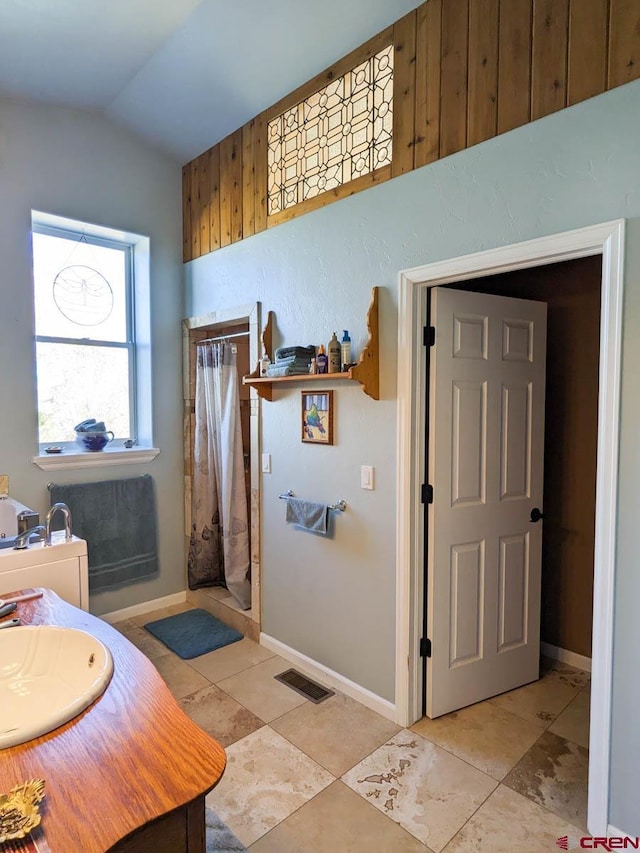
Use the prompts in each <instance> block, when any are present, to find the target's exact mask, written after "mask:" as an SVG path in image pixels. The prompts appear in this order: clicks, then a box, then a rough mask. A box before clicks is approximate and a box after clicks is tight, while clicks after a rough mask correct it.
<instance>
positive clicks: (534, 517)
mask: <svg viewBox="0 0 640 853" xmlns="http://www.w3.org/2000/svg"><path fill="white" fill-rule="evenodd" d="M541 518H544V514H543V513H541V512H540V510H539V509H538V507H537V506H534V508H533V509H532V510H531V516H530V519H531V521H532V523H533V524H535V523H536V522H538V521H540V519H541Z"/></svg>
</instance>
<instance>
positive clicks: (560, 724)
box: [549, 685, 591, 749]
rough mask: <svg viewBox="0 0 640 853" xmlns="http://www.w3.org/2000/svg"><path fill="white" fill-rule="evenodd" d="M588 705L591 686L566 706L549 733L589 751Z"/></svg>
mask: <svg viewBox="0 0 640 853" xmlns="http://www.w3.org/2000/svg"><path fill="white" fill-rule="evenodd" d="M590 703H591V686H590V685H588V686H587V687H585V688H584V689H583V690H581V691H580V693H578V695H577V696H576V698H575V699H574V700H573V701H572V702H570V703H569V704H568V705H567V707H566V708H565V709H564V711H563V712H562V713H561V714H560V716H559V717H558V719H557V720H556V721H555V723H553V725H552V726H550V727H549V731H550V732H553V734H555V735H560V737H563V738H566V739H567V740H570V741H571V742H572V743H577V744H579V745H580V746H583V747H584V748H585V749H589V716H590V707H589V706H590Z"/></svg>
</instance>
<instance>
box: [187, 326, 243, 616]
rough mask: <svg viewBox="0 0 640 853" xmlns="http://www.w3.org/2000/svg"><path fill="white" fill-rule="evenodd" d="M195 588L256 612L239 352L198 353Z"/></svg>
mask: <svg viewBox="0 0 640 853" xmlns="http://www.w3.org/2000/svg"><path fill="white" fill-rule="evenodd" d="M196 365H197V366H196V412H195V415H196V423H195V441H194V449H193V453H194V464H193V495H192V506H191V509H192V525H191V540H190V545H189V561H188V580H189V588H190V589H197V588H198V587H204V586H226V587H227V588H228V590H229V592H230V593H231V594H232V595H233V597H234V598H235V600H236V601H237V602H238V604H239V605H240V607H242V608H243V609H244V610H247V609H249V608H250V607H251V584H250V582H249V580H248V579H247V573H248V570H249V527H248V520H247V496H246V492H245V480H244V459H243V452H242V429H241V424H240V396H239V391H238V371H237V367H236V354H235V347H232V346H231V344H229V343H226V342H223V343H206V344H199V345H198V347H197V360H196Z"/></svg>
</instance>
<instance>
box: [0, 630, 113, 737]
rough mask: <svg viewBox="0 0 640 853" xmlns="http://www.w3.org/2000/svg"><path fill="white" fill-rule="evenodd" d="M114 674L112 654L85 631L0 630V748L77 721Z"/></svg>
mask: <svg viewBox="0 0 640 853" xmlns="http://www.w3.org/2000/svg"><path fill="white" fill-rule="evenodd" d="M112 673H113V658H112V657H111V652H110V651H109V649H107V647H106V646H105V645H104V644H103V643H101V642H100V640H98V639H96V638H95V637H92V636H91V634H87V633H86V632H85V631H78V630H77V629H75V628H59V627H56V626H53V625H35V626H29V625H25V626H19V627H17V628H6V629H5V630H0V749H5V748H7V747H9V746H16V745H17V744H19V743H24V742H25V741H28V740H31V739H32V738H35V737H39V736H40V735H43V734H46V733H47V732H50V731H53V729H56V728H57V727H58V726H61V725H62V724H63V723H66V722H67V721H68V720H71V719H73V717H75V716H77V715H78V714H79V713H80V712H81V711H84V709H85V708H87V707H88V706H89V705H90V704H91V703H92V702H93V701H94V700H95V699H97V698H98V696H100V695H101V694H102V693H103V692H104V690H105V689H106V687H107V684H108V683H109V680H110V678H111V675H112Z"/></svg>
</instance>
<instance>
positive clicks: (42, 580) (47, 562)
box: [0, 531, 89, 610]
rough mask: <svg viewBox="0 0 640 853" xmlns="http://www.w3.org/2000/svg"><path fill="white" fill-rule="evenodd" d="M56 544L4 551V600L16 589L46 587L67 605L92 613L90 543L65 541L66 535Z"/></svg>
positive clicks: (0, 561)
mask: <svg viewBox="0 0 640 853" xmlns="http://www.w3.org/2000/svg"><path fill="white" fill-rule="evenodd" d="M52 539H53V544H52V545H50V546H46V545H44V544H43V543H41V542H38V543H35V544H33V545H29V547H28V548H26V549H25V550H23V551H16V550H14V549H7V550H2V551H0V598H2V596H3V594H4V593H6V592H9V591H10V590H13V589H28V588H30V587H39V586H44V587H47V588H48V589H52V590H53V591H54V592H55V593H56V594H57V595H59V596H60V598H62V599H64V601H67V602H69V604H73V606H74V607H79V608H80V609H82V610H88V609H89V563H88V559H87V543H86V542H85V541H84V539H78V538H77V537H76V536H74V537H73V538H72V539H71V541H69V542H66V541H65V540H64V533H62V531H61V532H59V533H54V534H53V536H52Z"/></svg>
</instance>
